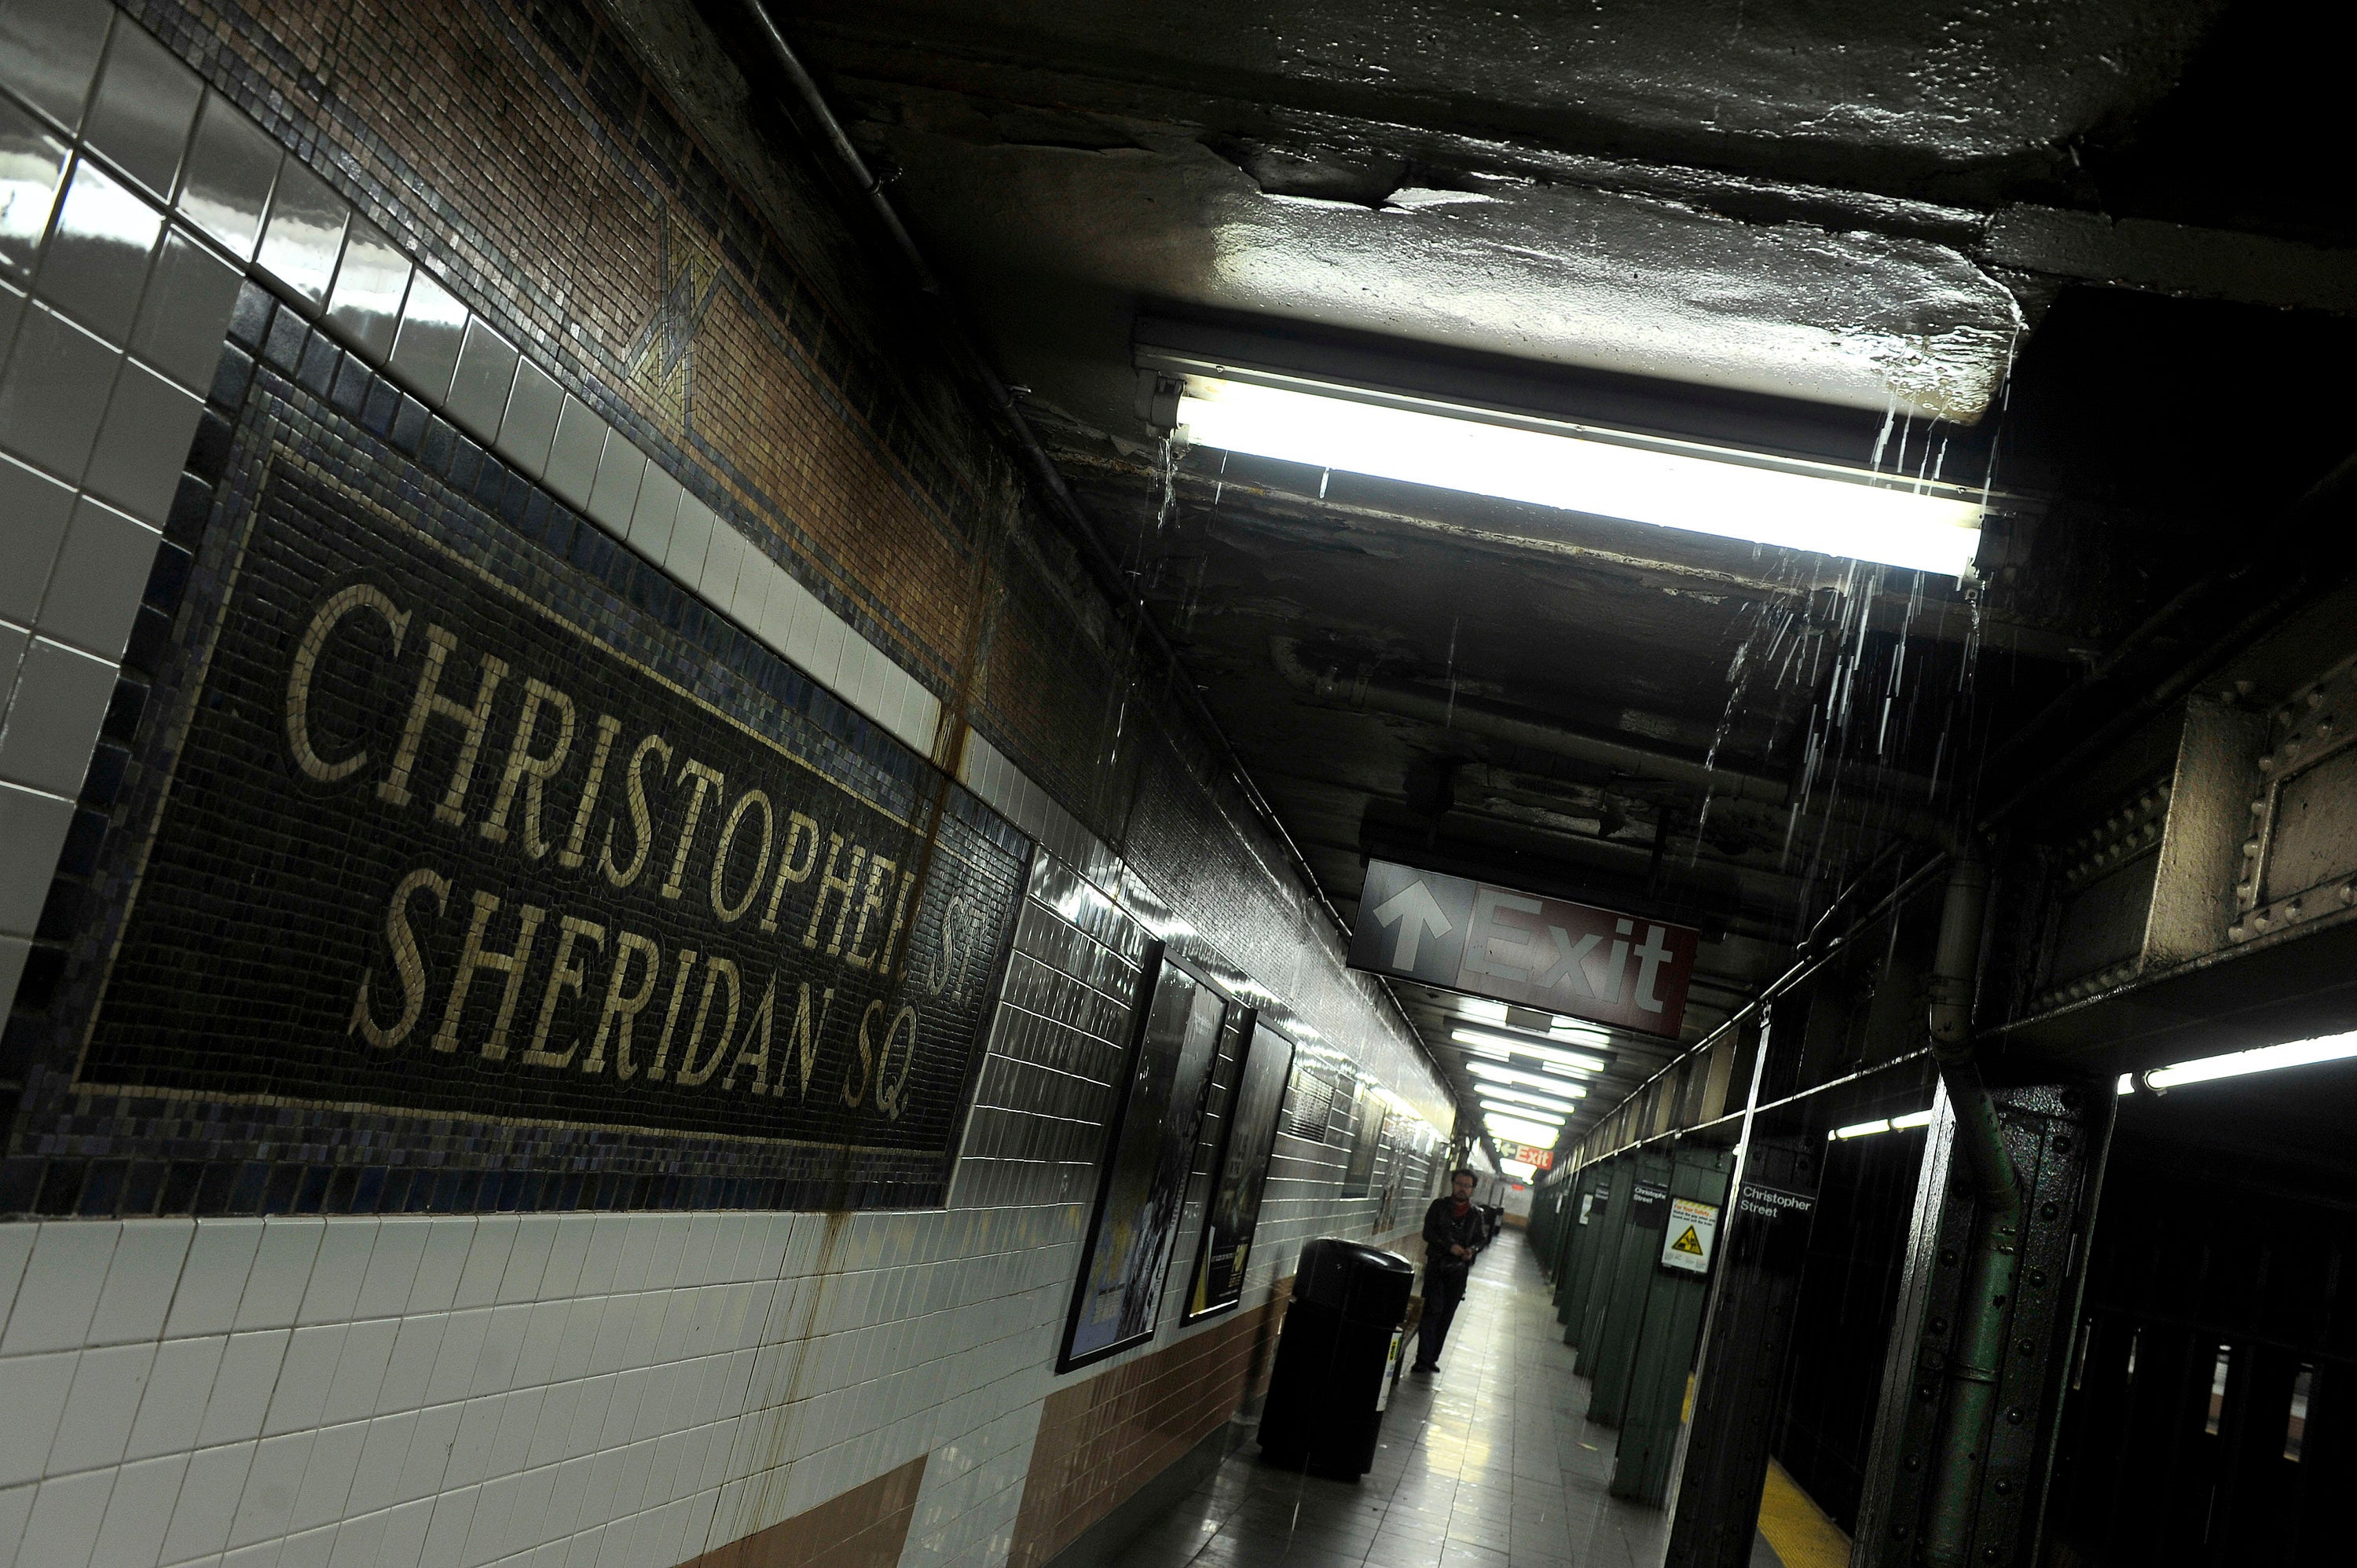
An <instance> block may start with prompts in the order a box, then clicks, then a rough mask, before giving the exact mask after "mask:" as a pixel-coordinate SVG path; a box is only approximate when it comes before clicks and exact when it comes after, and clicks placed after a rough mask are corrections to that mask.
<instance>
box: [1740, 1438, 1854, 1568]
mask: <svg viewBox="0 0 2357 1568" xmlns="http://www.w3.org/2000/svg"><path fill="white" fill-rule="evenodd" d="M1760 1534H1762V1535H1764V1536H1766V1537H1767V1538H1768V1544H1769V1545H1770V1546H1772V1547H1774V1548H1775V1549H1776V1555H1777V1556H1778V1557H1781V1558H1782V1559H1783V1561H1784V1568H1848V1563H1849V1537H1848V1536H1846V1535H1844V1534H1843V1533H1842V1531H1841V1527H1840V1526H1839V1525H1837V1524H1835V1523H1834V1521H1833V1520H1829V1519H1827V1518H1826V1517H1825V1511H1824V1509H1821V1508H1819V1507H1817V1505H1816V1504H1815V1503H1814V1502H1812V1501H1811V1500H1810V1498H1809V1494H1808V1493H1806V1492H1804V1491H1803V1490H1801V1487H1800V1485H1799V1483H1797V1482H1795V1481H1794V1480H1793V1479H1792V1477H1791V1476H1790V1475H1789V1474H1787V1473H1786V1472H1785V1469H1784V1466H1781V1465H1779V1464H1778V1463H1776V1461H1775V1460H1773V1459H1770V1460H1769V1461H1768V1485H1767V1486H1766V1487H1765V1488H1764V1489H1762V1491H1761V1492H1760Z"/></svg>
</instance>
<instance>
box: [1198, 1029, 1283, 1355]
mask: <svg viewBox="0 0 2357 1568" xmlns="http://www.w3.org/2000/svg"><path fill="white" fill-rule="evenodd" d="M1243 1052H1244V1058H1243V1064H1242V1066H1241V1067H1240V1068H1239V1069H1238V1071H1237V1074H1236V1092H1235V1096H1234V1099H1233V1101H1232V1114H1231V1115H1230V1116H1229V1117H1228V1124H1227V1128H1226V1132H1225V1134H1224V1135H1223V1136H1222V1138H1221V1140H1220V1154H1219V1158H1218V1159H1217V1160H1216V1161H1214V1162H1213V1164H1212V1166H1211V1169H1212V1171H1213V1172H1214V1173H1215V1174H1214V1177H1213V1182H1212V1187H1211V1202H1210V1203H1209V1204H1208V1205H1207V1206H1206V1208H1205V1210H1204V1215H1203V1240H1202V1242H1201V1244H1200V1246H1199V1247H1198V1248H1197V1249H1196V1252H1195V1280H1194V1283H1193V1284H1191V1285H1189V1287H1188V1291H1187V1311H1186V1314H1185V1316H1184V1317H1183V1318H1182V1319H1181V1321H1183V1322H1187V1323H1192V1322H1194V1321H1195V1320H1196V1319H1197V1318H1199V1317H1209V1316H1211V1314H1213V1313H1215V1312H1225V1311H1226V1310H1227V1309H1228V1308H1230V1307H1232V1306H1233V1305H1236V1303H1237V1302H1239V1301H1241V1300H1243V1293H1244V1264H1245V1262H1246V1261H1247V1259H1249V1258H1250V1256H1251V1254H1252V1240H1253V1230H1254V1227H1255V1226H1256V1225H1257V1224H1258V1223H1259V1222H1260V1200H1261V1194H1262V1191H1263V1190H1264V1189H1265V1187H1267V1186H1268V1163H1269V1158H1270V1156H1271V1155H1273V1154H1274V1153H1275V1148H1276V1118H1277V1112H1278V1110H1279V1108H1281V1107H1282V1106H1283V1105H1284V1103H1285V1086H1286V1083H1287V1082H1288V1081H1289V1080H1290V1079H1292V1077H1293V1042H1292V1041H1291V1040H1288V1039H1286V1037H1285V1036H1283V1035H1280V1034H1278V1033H1277V1032H1276V1031H1275V1029H1272V1028H1270V1027H1269V1026H1267V1025H1266V1024H1264V1023H1262V1022H1261V1021H1260V1019H1259V1017H1258V1016H1257V1015H1255V1016H1254V1018H1253V1020H1252V1022H1251V1026H1249V1027H1248V1028H1247V1029H1246V1030H1245V1033H1244V1045H1243Z"/></svg>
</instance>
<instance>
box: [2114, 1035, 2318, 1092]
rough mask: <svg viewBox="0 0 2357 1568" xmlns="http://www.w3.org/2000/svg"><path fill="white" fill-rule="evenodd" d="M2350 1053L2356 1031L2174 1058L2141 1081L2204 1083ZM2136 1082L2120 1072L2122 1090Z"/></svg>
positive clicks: (2166, 1085) (2151, 1084)
mask: <svg viewBox="0 0 2357 1568" xmlns="http://www.w3.org/2000/svg"><path fill="white" fill-rule="evenodd" d="M2352 1057H2357V1034H2351V1035H2325V1036H2320V1037H2319V1038H2317V1039H2313V1040H2293V1041H2291V1042H2289V1043H2288V1044H2286V1045H2280V1046H2261V1047H2258V1048H2257V1049H2255V1050H2248V1051H2233V1052H2230V1053H2229V1054H2227V1055H2225V1056H2222V1057H2197V1058H2194V1059H2193V1060H2192V1061H2190V1062H2174V1063H2171V1064H2170V1065H2169V1066H2168V1067H2164V1068H2155V1069H2153V1070H2152V1071H2150V1072H2148V1073H2146V1074H2145V1075H2144V1084H2145V1087H2146V1088H2147V1089H2174V1088H2176V1087H2177V1086H2178V1085H2179V1084H2184V1083H2207V1082H2209V1081H2210V1080H2211V1079H2217V1078H2240V1077H2242V1076H2243V1075H2244V1074H2245V1073H2253V1072H2274V1071H2276V1070H2277V1069H2281V1068H2287V1067H2311V1066H2314V1065H2315V1064H2316V1063H2318V1062H2337V1061H2346V1060H2348V1059H2349V1058H2352ZM2135 1089H2136V1077H2135V1075H2133V1074H2127V1073H2123V1074H2122V1075H2121V1076H2120V1092H2121V1093H2122V1094H2127V1093H2131V1092H2133V1091H2134V1090H2135Z"/></svg>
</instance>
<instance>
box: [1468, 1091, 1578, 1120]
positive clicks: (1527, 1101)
mask: <svg viewBox="0 0 2357 1568" xmlns="http://www.w3.org/2000/svg"><path fill="white" fill-rule="evenodd" d="M1479 1098H1480V1101H1481V1103H1482V1104H1484V1105H1487V1104H1489V1103H1490V1101H1491V1100H1492V1099H1495V1100H1497V1101H1500V1102H1501V1103H1505V1104H1512V1105H1527V1106H1529V1107H1531V1108H1532V1109H1533V1110H1535V1111H1545V1112H1552V1113H1554V1114H1555V1115H1558V1116H1568V1115H1570V1114H1571V1113H1572V1112H1575V1111H1577V1110H1578V1109H1579V1107H1578V1106H1577V1105H1574V1104H1571V1103H1570V1102H1568V1101H1561V1100H1549V1099H1547V1098H1545V1097H1544V1095H1537V1094H1533V1093H1531V1092H1529V1091H1528V1090H1521V1089H1507V1088H1503V1087H1501V1086H1500V1085H1497V1084H1483V1085H1482V1086H1481V1089H1480V1096H1479Z"/></svg>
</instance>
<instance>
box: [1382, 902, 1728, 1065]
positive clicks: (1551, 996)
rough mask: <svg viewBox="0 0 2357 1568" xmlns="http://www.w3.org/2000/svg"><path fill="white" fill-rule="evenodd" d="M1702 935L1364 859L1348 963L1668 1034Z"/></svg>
mask: <svg viewBox="0 0 2357 1568" xmlns="http://www.w3.org/2000/svg"><path fill="white" fill-rule="evenodd" d="M1701 945H1702V934H1701V933H1700V932H1699V931H1696V930H1695V929H1692V928H1690V927H1686V926H1673V925H1667V924H1664V923H1663V922H1662V921H1660V920H1650V919H1647V918H1644V917H1643V916H1641V915H1624V914H1621V913H1620V912H1619V911H1618V910H1613V909H1599V908H1596V907H1595V906H1594V905H1591V904H1572V903H1566V901H1564V900H1563V899H1560V898H1546V897H1541V896H1539V895H1538V894H1535V893H1521V892H1517V891H1515V890H1514V889H1513V888H1511V887H1499V886H1492V885H1491V884H1490V883H1487V882H1475V881H1472V880H1470V879H1469V878H1467V877H1462V876H1448V875H1442V874H1441V873H1439V872H1437V871H1418V870H1416V869H1415V867H1414V866H1409V865H1393V864H1392V863H1391V862H1390V861H1387V860H1371V861H1369V862H1367V882H1366V889H1365V891H1364V892H1362V893H1361V894H1360V896H1359V924H1358V929H1356V930H1354V931H1352V932H1351V968H1353V969H1363V970H1369V971H1372V972H1374V973H1377V974H1389V975H1395V976H1397V977H1398V978H1400V979H1402V980H1418V981H1422V982H1424V983H1426V984H1427V985H1438V986H1445V987H1446V988H1448V990H1451V991H1462V992H1465V993H1468V994H1469V995H1473V996H1488V997H1491V998H1493V999H1495V1000H1497V1001H1500V1002H1507V1003H1512V1004H1513V1005H1515V1006H1517V1007H1533V1008H1536V1009H1537V1010H1539V1011H1540V1012H1542V1013H1554V1014H1556V1015H1561V1016H1563V1017H1567V1018H1586V1019H1589V1020H1591V1021H1593V1022H1595V1023H1598V1024H1610V1025H1613V1026H1617V1027H1619V1028H1623V1029H1631V1030H1634V1031H1637V1032H1639V1033H1641V1034H1647V1035H1666V1036H1675V1035H1676V1034H1677V1032H1678V1026H1679V1025H1680V1024H1681V1023H1682V1022H1684V1019H1685V1015H1686V985H1687V983H1689V982H1690V981H1691V980H1692V979H1693V978H1694V967H1695V950H1696V949H1697V948H1699V947H1700V946H1701Z"/></svg>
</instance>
